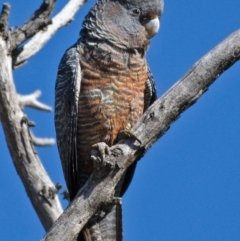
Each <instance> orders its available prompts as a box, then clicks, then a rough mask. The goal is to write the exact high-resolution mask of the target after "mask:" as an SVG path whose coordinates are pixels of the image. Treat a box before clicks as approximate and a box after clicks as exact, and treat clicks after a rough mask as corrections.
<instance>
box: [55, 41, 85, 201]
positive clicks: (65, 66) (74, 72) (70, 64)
mask: <svg viewBox="0 0 240 241" xmlns="http://www.w3.org/2000/svg"><path fill="white" fill-rule="evenodd" d="M79 58H80V54H79V52H78V43H77V44H75V45H73V46H72V47H70V48H69V49H68V50H67V51H66V52H65V54H64V56H63V58H62V60H61V62H60V64H59V68H58V74H57V81H56V86H55V128H56V135H57V145H58V149H59V153H60V158H61V162H62V167H63V172H64V176H65V180H66V182H67V186H68V190H69V193H70V199H73V197H72V195H73V194H74V195H75V194H76V192H77V191H78V190H77V175H76V174H77V149H76V148H77V146H76V145H77V143H76V134H77V115H78V98H79V92H80V85H81V67H80V63H79Z"/></svg>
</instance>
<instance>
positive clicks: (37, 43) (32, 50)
mask: <svg viewBox="0 0 240 241" xmlns="http://www.w3.org/2000/svg"><path fill="white" fill-rule="evenodd" d="M86 1H87V0H70V1H69V2H68V3H67V4H66V5H65V7H64V8H63V9H62V11H61V12H59V13H58V14H57V15H56V16H54V17H53V18H52V19H51V24H49V25H48V26H47V28H45V29H43V30H41V31H39V32H38V33H36V34H35V35H34V36H33V38H32V39H31V40H30V41H29V42H28V43H26V44H25V45H24V47H23V48H22V49H21V51H20V52H19V53H18V55H17V56H16V57H15V62H14V68H17V67H18V66H21V65H22V64H24V63H25V61H27V60H28V59H29V58H30V57H32V56H33V55H34V54H36V53H37V52H38V51H39V50H40V49H41V48H42V47H43V46H44V45H45V44H46V43H47V42H48V40H50V39H51V38H52V37H53V35H54V34H55V33H56V32H57V31H58V30H59V29H60V28H62V27H64V26H66V25H68V24H69V23H70V22H71V21H72V20H73V17H74V15H75V14H76V12H77V11H78V10H79V9H80V8H81V7H82V5H83V4H84V3H85V2H86Z"/></svg>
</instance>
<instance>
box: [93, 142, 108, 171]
mask: <svg viewBox="0 0 240 241" xmlns="http://www.w3.org/2000/svg"><path fill="white" fill-rule="evenodd" d="M109 154H110V149H109V146H108V145H107V144H106V143H105V142H99V143H97V144H94V145H92V149H91V159H92V160H93V161H94V163H96V164H98V165H99V164H100V165H101V166H108V167H112V166H113V163H112V162H111V161H110V160H109V158H108V159H107V158H106V155H107V156H109Z"/></svg>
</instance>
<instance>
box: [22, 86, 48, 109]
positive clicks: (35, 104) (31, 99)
mask: <svg viewBox="0 0 240 241" xmlns="http://www.w3.org/2000/svg"><path fill="white" fill-rule="evenodd" d="M41 94H42V92H41V91H40V90H36V91H35V92H33V93H32V94H30V95H20V94H18V100H19V104H20V106H21V107H22V108H24V107H25V106H29V107H32V108H35V109H38V110H43V111H49V112H50V111H52V108H51V107H50V106H48V105H45V104H43V103H41V102H39V101H38V100H37V98H38V97H40V96H41Z"/></svg>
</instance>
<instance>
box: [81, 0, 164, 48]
mask: <svg viewBox="0 0 240 241" xmlns="http://www.w3.org/2000/svg"><path fill="white" fill-rule="evenodd" d="M162 11H163V0H99V1H98V2H97V3H96V4H95V6H94V7H93V8H92V9H91V10H90V12H89V14H88V15H87V16H86V18H85V21H84V23H83V30H82V31H81V37H82V38H86V39H87V38H88V40H89V41H90V42H91V40H94V39H95V40H99V41H102V40H104V41H107V42H109V43H110V44H112V45H115V46H117V47H120V48H122V49H146V48H147V46H148V44H149V39H150V38H152V37H153V36H154V35H155V34H156V33H157V32H158V30H159V27H160V22H159V19H160V17H161V14H162Z"/></svg>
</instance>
